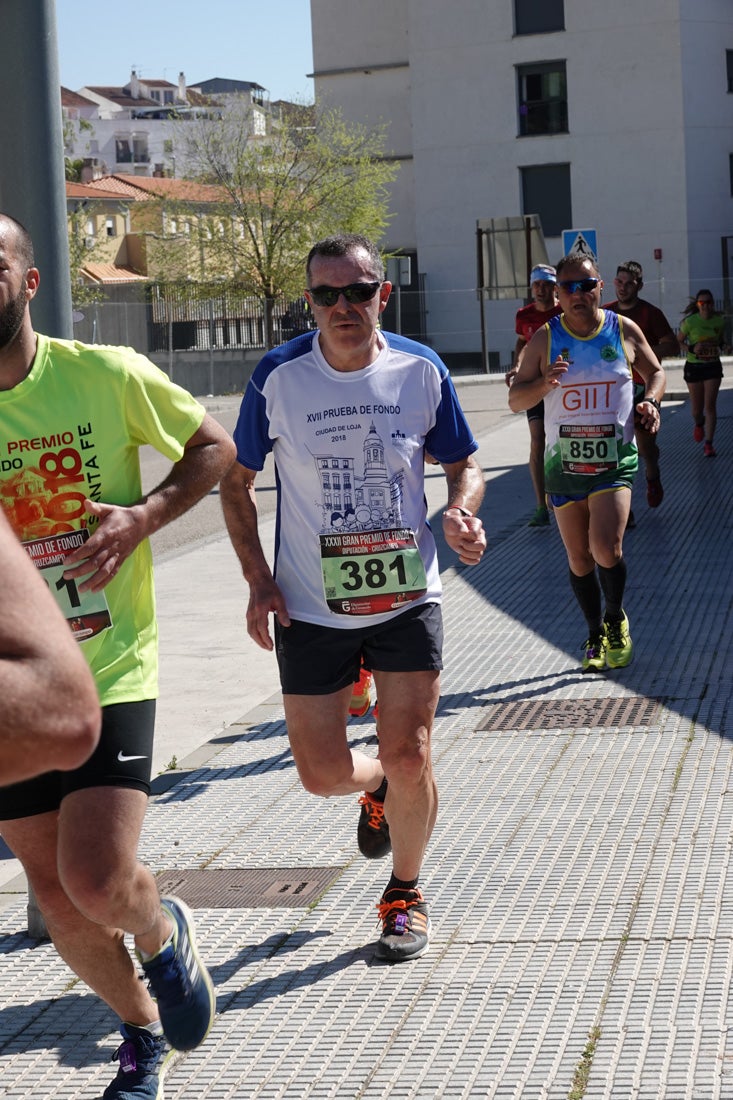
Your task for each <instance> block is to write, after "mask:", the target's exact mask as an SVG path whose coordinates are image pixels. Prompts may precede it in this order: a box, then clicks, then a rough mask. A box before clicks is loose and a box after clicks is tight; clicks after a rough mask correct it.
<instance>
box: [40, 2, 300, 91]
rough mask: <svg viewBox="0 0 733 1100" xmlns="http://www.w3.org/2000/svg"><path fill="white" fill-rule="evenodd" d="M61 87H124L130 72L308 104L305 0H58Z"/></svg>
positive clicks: (57, 16)
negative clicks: (222, 83) (252, 87)
mask: <svg viewBox="0 0 733 1100" xmlns="http://www.w3.org/2000/svg"><path fill="white" fill-rule="evenodd" d="M56 29H57V35H58V48H59V74H60V78H61V84H62V85H63V86H64V87H65V88H70V89H71V90H72V91H76V90H78V89H79V88H83V87H84V86H85V85H94V84H109V85H115V86H119V87H121V86H122V85H124V84H126V83H127V82H128V80H129V79H130V73H131V71H132V69H135V70H136V71H137V73H138V75H139V76H141V77H142V78H143V79H144V78H145V77H146V76H147V77H150V78H158V79H163V80H169V81H170V82H171V84H176V83H177V82H178V74H179V72H183V73H185V75H186V83H187V84H191V85H193V84H196V83H197V82H198V81H201V80H209V79H211V78H213V77H217V76H219V77H225V78H229V79H234V80H250V81H252V82H253V83H255V84H261V85H262V87H263V88H266V89H267V90H268V92H269V93H270V98H271V99H272V100H276V99H290V100H295V101H296V102H301V101H307V102H312V100H313V81H312V80H308V79H307V77H306V75H305V74H306V73H311V72H313V50H312V45H311V23H310V0H273V2H271V3H268V2H267V0H264V2H263V0H175V2H174V3H172V4H160V3H157V4H156V3H154V2H153V3H151V0H125V2H124V3H123V4H115V3H110V2H109V0H98V2H96V3H94V0H92V3H91V4H90V2H89V0H56Z"/></svg>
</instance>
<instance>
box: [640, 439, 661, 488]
mask: <svg viewBox="0 0 733 1100" xmlns="http://www.w3.org/2000/svg"><path fill="white" fill-rule="evenodd" d="M634 435H635V437H636V445H637V447H638V448H639V454H640V456H641V458H642V459H643V460H644V467H645V470H646V476H647V481H654V479H655V478H658V477H659V447H658V446H657V441H656V438H655V437H654V436H653V435H652V433H651V432H645V431H644V429H643V428H636V429H635V430H634Z"/></svg>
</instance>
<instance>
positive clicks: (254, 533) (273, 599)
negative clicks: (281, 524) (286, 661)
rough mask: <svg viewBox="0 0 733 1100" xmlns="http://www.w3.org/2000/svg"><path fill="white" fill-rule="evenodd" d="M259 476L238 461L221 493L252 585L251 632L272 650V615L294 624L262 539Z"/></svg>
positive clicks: (223, 482)
mask: <svg viewBox="0 0 733 1100" xmlns="http://www.w3.org/2000/svg"><path fill="white" fill-rule="evenodd" d="M256 477H257V474H256V471H254V470H248V469H247V468H246V467H245V466H242V465H241V464H240V463H239V462H235V463H234V465H233V466H231V467H230V469H229V470H228V471H227V473H226V474H225V475H224V477H223V478H222V480H221V486H220V490H219V492H220V499H221V506H222V509H223V511H224V520H225V522H226V525H227V531H228V532H229V538H230V539H231V543H232V546H233V547H234V552H235V553H236V555H237V557H238V558H239V562H240V565H241V566H242V573H243V574H244V579H245V580H246V582H247V584H248V585H249V605H248V607H247V632H248V633H249V635H250V637H251V638H252V639H253V641H255V642H257V645H259V646H261V647H262V649H272V648H273V640H272V636H271V634H270V626H269V623H270V614H271V613H274V614H276V615H277V617H278V620H279V622H280V623H281V625H282V626H290V618H289V616H288V609H287V607H286V606H285V600H284V599H283V595H282V593H281V591H280V589H279V588H278V586H277V585H276V584H275V579H274V577H273V575H272V571H271V569H270V566H269V565H268V564H267V559H266V558H265V554H264V551H263V549H262V543H261V542H260V536H259V531H258V529H257V504H256V500H255V490H254V483H255V478H256Z"/></svg>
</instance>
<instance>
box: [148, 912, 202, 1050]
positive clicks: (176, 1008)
mask: <svg viewBox="0 0 733 1100" xmlns="http://www.w3.org/2000/svg"><path fill="white" fill-rule="evenodd" d="M161 905H162V907H163V911H164V913H165V914H166V916H168V917H170V919H171V921H172V922H173V928H174V931H173V939H172V941H171V942H170V943H168V944H167V945H166V946H165V947H163V948H161V950H160V951H159V952H158V954H157V955H154V956H153V958H152V959H145V960H142V959H141V960H140V962H141V965H142V968H143V970H144V972H145V976H146V978H147V979H148V982H149V984H150V990H151V992H152V994H153V996H154V997H155V999H156V1001H157V1002H158V1012H159V1013H160V1022H161V1024H162V1025H163V1031H164V1033H165V1037H166V1039H167V1040H168V1042H169V1043H170V1045H171V1046H172V1047H173V1048H174V1049H175V1050H193V1049H194V1047H197V1046H198V1045H199V1043H203V1041H204V1039H205V1038H206V1036H207V1035H208V1034H209V1031H210V1029H211V1025H212V1023H213V1022H214V1014H215V1012H216V997H215V996H214V984H213V982H212V980H211V977H210V976H209V972H208V970H207V969H206V967H205V966H204V964H203V962H202V961H201V957H200V955H199V953H198V950H197V948H196V937H195V934H194V928H193V916H192V914H191V911H190V910H189V908H188V906H187V905H185V904H184V903H183V902H182V901H181V900H180V898H174V897H167V898H161Z"/></svg>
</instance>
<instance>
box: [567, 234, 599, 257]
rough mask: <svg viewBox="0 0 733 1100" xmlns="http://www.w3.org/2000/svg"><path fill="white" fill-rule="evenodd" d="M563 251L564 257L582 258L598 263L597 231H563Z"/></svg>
mask: <svg viewBox="0 0 733 1100" xmlns="http://www.w3.org/2000/svg"><path fill="white" fill-rule="evenodd" d="M562 251H563V255H564V256H582V257H583V258H584V259H586V260H592V261H593V263H598V246H597V244H596V231H595V229H563V231H562Z"/></svg>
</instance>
